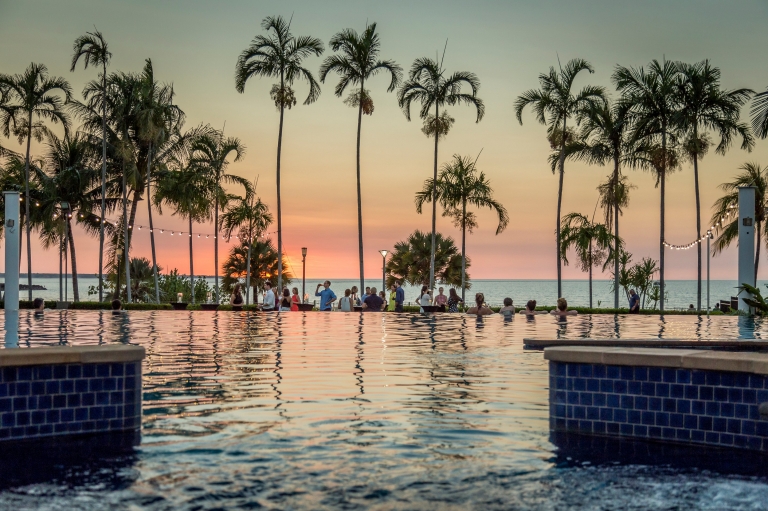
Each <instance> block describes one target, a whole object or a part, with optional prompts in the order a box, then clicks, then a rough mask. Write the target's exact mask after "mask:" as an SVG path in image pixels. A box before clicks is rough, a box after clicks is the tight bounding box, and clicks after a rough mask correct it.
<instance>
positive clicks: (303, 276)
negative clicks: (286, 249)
mask: <svg viewBox="0 0 768 511" xmlns="http://www.w3.org/2000/svg"><path fill="white" fill-rule="evenodd" d="M306 287H307V247H301V303H304V302H305V300H304V297H305V296H307V290H306Z"/></svg>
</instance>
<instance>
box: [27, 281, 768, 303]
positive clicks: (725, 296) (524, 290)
mask: <svg viewBox="0 0 768 511" xmlns="http://www.w3.org/2000/svg"><path fill="white" fill-rule="evenodd" d="M205 279H206V280H207V281H208V282H209V284H210V285H211V286H213V277H205ZM330 280H331V289H333V290H334V291H335V293H336V295H337V296H343V295H344V290H345V289H351V288H352V286H359V285H360V281H359V280H353V279H333V278H332V279H330ZM22 281H24V280H23V279H22ZM319 282H321V280H319V279H312V280H307V284H306V292H307V293H308V294H309V295H310V297H312V295H313V294H314V292H315V288H316V287H317V284H318V283H319ZM33 283H35V284H39V285H42V286H44V287H45V288H46V290H45V291H33V296H35V297H37V296H39V297H41V298H44V299H46V300H58V299H59V279H58V277H48V276H47V277H36V278H35V279H34V280H33ZM97 283H98V278H96V277H92V276H81V277H80V278H79V282H78V284H79V285H78V287H79V289H80V299H81V300H96V299H98V296H97V295H91V296H90V297H89V296H88V288H89V287H90V286H94V287H95V286H96V284H97ZM765 283H766V282H763V281H761V282H760V283H759V286H760V287H762V286H763V284H765ZM381 284H382V282H381V280H373V279H368V280H366V282H365V285H366V286H373V287H376V288H377V289H378V290H381ZM666 284H667V291H668V293H669V305H668V308H673V309H687V308H688V306H689V305H690V304H696V281H695V280H670V281H667V283H666ZM68 285H69V295H68V296H69V299H70V300H71V299H72V287H71V285H72V284H71V282H70V283H69V284H68ZM592 285H593V297H592V300H593V302H592V303H593V305H594V306H595V307H613V292H612V291H611V282H610V281H607V280H596V281H594V282H593V284H592ZM294 286H295V287H298V288H299V292H301V280H298V281H294V282H293V283H292V284H291V287H294ZM444 287H445V294H446V295H447V294H448V287H447V286H444ZM736 287H737V283H736V281H735V280H713V281H711V282H710V297H711V302H710V303H711V306H714V305H715V304H716V303H717V302H718V300H721V299H722V300H729V299H730V297H731V296H735V295H736ZM419 291H420V288H418V287H412V286H406V287H405V299H406V302H412V303H416V300H417V298H418V296H419ZM476 292H482V293H483V294H485V299H486V302H487V303H489V304H492V305H501V303H502V302H503V301H504V298H506V297H510V298H512V300H513V301H514V303H515V305H516V306H518V307H523V306H524V305H525V303H526V302H527V301H528V300H536V301H537V302H538V303H539V304H540V305H554V304H555V302H556V301H557V298H558V296H557V281H556V280H475V281H473V282H472V288H471V289H470V290H469V291H467V295H466V296H467V299H468V301H473V300H474V294H475V293H476ZM563 294H564V295H565V297H566V298H567V299H568V303H569V304H571V305H573V306H583V307H586V306H588V305H589V287H588V282H587V281H586V280H565V281H563ZM21 297H22V298H26V294H25V292H23V291H22V292H21ZM310 299H312V298H310ZM619 300H620V301H619V305H620V306H622V307H626V306H628V304H627V303H625V302H626V300H625V299H624V297H623V296H620V297H619ZM701 300H702V307H706V282H703V283H702V298H701Z"/></svg>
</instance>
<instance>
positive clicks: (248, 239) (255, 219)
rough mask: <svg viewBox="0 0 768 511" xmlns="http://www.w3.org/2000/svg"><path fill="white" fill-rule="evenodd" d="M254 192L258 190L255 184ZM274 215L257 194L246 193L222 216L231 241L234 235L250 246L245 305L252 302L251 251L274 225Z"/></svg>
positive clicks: (225, 234)
mask: <svg viewBox="0 0 768 511" xmlns="http://www.w3.org/2000/svg"><path fill="white" fill-rule="evenodd" d="M253 190H254V192H255V190H256V183H254V186H253ZM272 221H273V219H272V214H271V213H270V212H269V208H267V205H266V204H264V203H263V202H261V199H260V198H259V197H256V194H255V193H246V195H245V197H236V198H235V199H234V200H233V202H232V203H231V204H230V205H229V207H228V208H227V211H226V213H224V214H223V215H221V230H222V232H223V234H224V236H225V237H226V238H227V241H229V240H230V239H231V238H232V234H233V233H235V232H237V234H236V235H235V236H236V238H237V239H239V240H240V241H241V242H242V243H247V244H248V253H247V255H246V259H245V260H246V268H245V282H246V287H247V288H248V290H247V292H246V293H245V304H246V305H248V304H249V302H250V295H251V291H250V289H251V286H250V284H249V283H250V282H251V250H252V248H253V244H254V243H255V242H256V241H257V240H258V239H259V237H261V236H262V235H263V234H264V232H265V231H266V230H267V228H268V227H269V225H270V224H271V223H272Z"/></svg>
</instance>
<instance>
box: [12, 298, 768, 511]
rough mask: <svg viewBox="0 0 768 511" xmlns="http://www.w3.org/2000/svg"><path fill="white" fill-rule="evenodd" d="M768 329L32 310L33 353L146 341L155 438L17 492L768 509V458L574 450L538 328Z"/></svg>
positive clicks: (722, 324)
mask: <svg viewBox="0 0 768 511" xmlns="http://www.w3.org/2000/svg"><path fill="white" fill-rule="evenodd" d="M766 334H768V324H763V323H762V322H761V321H760V320H749V319H747V318H736V317H711V318H706V317H694V316H667V317H666V318H660V317H650V316H640V317H638V316H607V315H606V316H588V315H587V316H576V317H570V318H568V319H567V321H557V320H556V319H554V318H552V317H550V316H538V317H536V318H535V319H533V320H526V318H525V317H522V316H518V317H516V318H515V319H514V320H512V321H506V322H505V321H504V320H503V319H502V318H501V317H498V316H490V317H486V318H482V319H475V318H473V317H467V316H461V315H434V316H422V315H418V314H400V315H395V314H375V313H369V314H354V313H353V314H344V313H324V314H323V313H287V314H282V315H277V314H261V313H250V314H249V313H231V312H230V313H223V312H219V313H210V314H206V313H202V312H170V311H157V312H139V311H136V312H128V313H118V314H112V313H111V312H101V311H46V312H45V314H44V315H42V316H41V315H37V316H36V315H34V314H32V313H28V312H26V311H22V312H21V320H20V339H19V344H20V346H21V347H22V348H21V349H23V348H24V347H27V346H39V345H51V344H59V343H70V344H86V343H100V342H101V343H107V342H131V343H136V344H140V345H142V346H144V347H145V348H146V350H147V358H146V360H145V362H144V422H143V439H142V444H141V446H140V447H138V448H137V449H135V451H134V452H132V453H127V454H120V455H113V454H108V453H105V454H103V455H100V456H94V455H88V456H85V455H80V456H69V457H68V456H64V457H60V456H59V457H51V458H50V459H47V457H46V453H34V454H31V455H29V456H27V457H26V459H25V456H23V455H21V456H20V458H18V457H16V458H14V459H13V460H11V459H9V457H7V456H6V457H3V458H0V469H2V470H0V472H2V473H9V472H11V473H14V474H15V475H14V476H13V477H3V478H0V488H2V489H1V490H0V508H2V509H7V508H13V509H89V510H92V509H157V510H161V509H162V510H165V509H239V508H242V509H255V508H267V509H364V508H370V509H468V508H472V509H516V508H520V509H568V508H574V509H576V508H579V509H649V508H653V509H740V508H743V509H763V508H765V507H766V505H768V469H765V468H763V467H764V466H765V464H764V463H763V462H764V461H765V459H764V458H761V457H759V456H758V457H757V459H747V458H746V457H744V458H743V459H742V458H739V457H738V456H737V458H736V459H735V461H733V460H732V461H731V462H726V459H727V458H728V456H732V455H729V454H727V453H725V454H724V453H720V452H719V451H715V450H712V451H711V453H708V452H702V449H701V448H699V449H697V450H687V451H686V450H685V449H681V450H675V451H673V452H671V451H670V450H669V447H665V446H661V445H652V444H647V445H646V444H640V445H639V446H638V445H632V446H629V447H626V446H625V447H621V448H616V447H615V446H613V445H612V444H610V443H601V442H603V441H602V440H600V441H598V443H597V444H594V443H591V444H588V446H587V448H586V449H585V448H584V443H583V442H582V443H581V444H579V445H580V447H579V448H574V447H573V445H575V444H573V445H572V443H570V442H566V443H562V442H561V443H560V447H558V445H556V444H555V443H553V440H555V441H557V439H554V438H550V433H549V403H548V395H549V394H548V388H547V385H548V366H547V364H546V362H545V361H544V360H543V358H542V354H541V352H537V351H530V350H524V349H523V342H522V339H523V338H524V337H542V338H544V337H547V338H552V337H559V338H579V337H623V338H643V337H645V338H647V337H653V338H657V337H665V338H686V339H697V338H698V339H723V338H737V337H738V338H763V337H765V336H766ZM589 442H593V441H592V440H589ZM606 442H607V441H606ZM625 448H626V453H625V451H624V450H622V449H625ZM638 453H640V454H643V455H641V456H638ZM606 454H608V455H606ZM17 466H18V467H20V468H19V469H16V468H15V467H17Z"/></svg>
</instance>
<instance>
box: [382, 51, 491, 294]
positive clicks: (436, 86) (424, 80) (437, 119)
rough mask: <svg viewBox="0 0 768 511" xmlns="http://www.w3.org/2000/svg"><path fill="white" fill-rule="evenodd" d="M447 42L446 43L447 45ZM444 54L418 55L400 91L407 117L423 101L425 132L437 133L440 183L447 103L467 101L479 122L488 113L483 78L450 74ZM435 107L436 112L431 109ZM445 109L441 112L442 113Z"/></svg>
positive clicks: (434, 219)
mask: <svg viewBox="0 0 768 511" xmlns="http://www.w3.org/2000/svg"><path fill="white" fill-rule="evenodd" d="M447 44H448V43H446V46H447ZM444 59H445V50H443V58H442V59H441V60H440V62H439V63H438V62H437V60H436V59H435V60H432V59H430V58H428V57H424V58H419V59H416V60H415V61H414V62H413V65H412V66H411V70H410V72H409V74H408V80H406V81H405V83H403V85H402V86H401V87H400V90H399V91H398V93H397V100H398V103H399V105H400V108H402V109H403V113H404V114H405V117H406V119H408V120H409V121H410V120H411V104H412V103H413V102H414V101H415V102H418V103H421V110H420V111H419V117H420V118H421V119H422V120H423V121H424V126H423V127H422V130H421V131H422V132H423V133H424V134H425V135H426V136H428V137H435V160H434V170H433V173H432V179H433V182H434V183H437V149H438V141H439V140H440V138H441V137H445V136H446V135H447V134H448V131H450V129H451V126H452V125H453V122H454V119H453V118H452V117H451V116H449V115H448V113H447V112H446V111H445V110H444V108H445V106H446V105H457V104H462V103H463V104H466V105H469V106H474V107H475V111H476V112H477V118H476V121H475V122H480V120H481V119H482V118H483V115H485V104H484V103H483V100H481V99H480V98H478V97H477V91H478V89H480V80H479V79H478V78H477V76H476V75H475V74H474V73H470V72H468V71H458V72H456V73H453V74H452V75H450V76H447V75H446V71H445V69H444V68H443V60H444ZM464 85H466V86H468V87H469V88H470V90H471V92H470V93H466V92H462V86H464ZM433 108H434V112H435V113H434V115H431V114H430V112H431V111H432V109H433ZM441 109H442V113H441ZM436 227H437V188H433V189H432V246H431V254H430V259H429V288H430V289H434V288H435V250H436V247H437V242H436V235H437V230H436Z"/></svg>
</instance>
